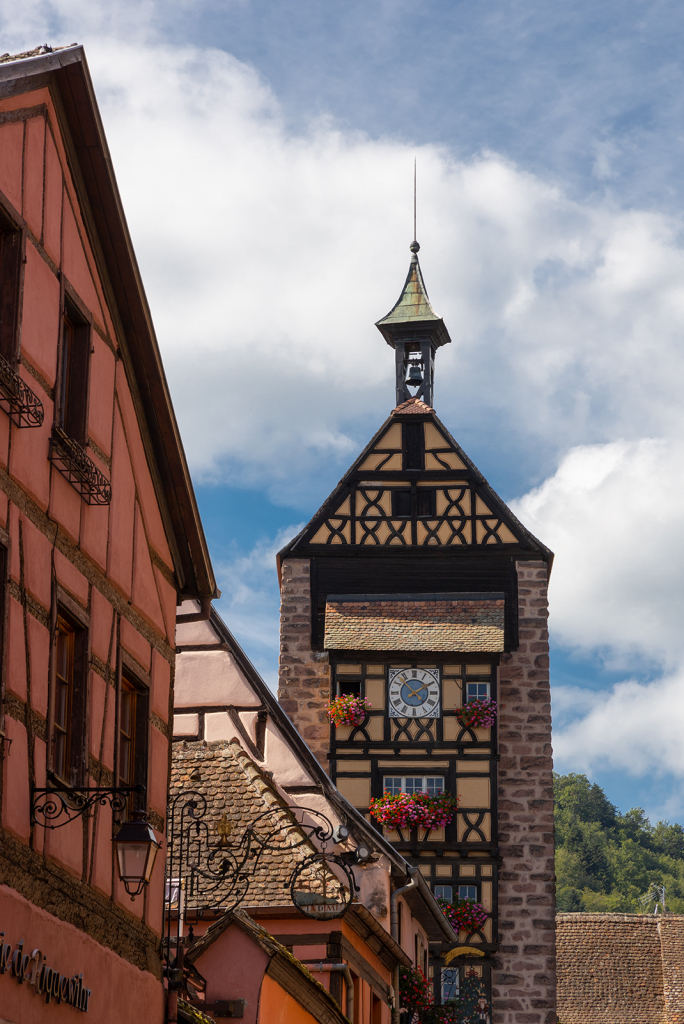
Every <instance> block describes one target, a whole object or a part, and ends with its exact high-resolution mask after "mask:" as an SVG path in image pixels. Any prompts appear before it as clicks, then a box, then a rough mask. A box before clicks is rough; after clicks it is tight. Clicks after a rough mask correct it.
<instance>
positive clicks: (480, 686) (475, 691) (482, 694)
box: [466, 683, 489, 703]
mask: <svg viewBox="0 0 684 1024" xmlns="http://www.w3.org/2000/svg"><path fill="white" fill-rule="evenodd" d="M486 697H489V683H466V703H468V701H470V700H484V699H485V698H486Z"/></svg>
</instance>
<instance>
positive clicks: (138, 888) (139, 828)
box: [113, 811, 161, 899]
mask: <svg viewBox="0 0 684 1024" xmlns="http://www.w3.org/2000/svg"><path fill="white" fill-rule="evenodd" d="M113 843H114V848H115V850H116V861H117V867H118V869H119V878H120V879H121V881H122V882H123V884H124V886H125V888H126V892H127V893H128V895H129V896H130V897H131V899H135V897H136V896H138V895H139V894H140V893H141V892H142V891H143V889H144V887H145V886H146V885H147V884H148V882H149V880H150V878H151V877H152V869H153V868H154V862H155V859H156V857H157V851H158V850H159V847H160V845H161V844H160V843H158V842H157V839H156V837H155V834H154V831H153V830H152V826H151V825H149V824H148V822H147V821H146V820H145V812H144V811H134V812H133V821H125V822H124V823H123V825H122V826H121V828H120V829H119V831H118V832H117V834H116V835H115V836H114V839H113Z"/></svg>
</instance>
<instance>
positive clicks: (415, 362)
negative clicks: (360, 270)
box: [375, 167, 451, 406]
mask: <svg viewBox="0 0 684 1024" xmlns="http://www.w3.org/2000/svg"><path fill="white" fill-rule="evenodd" d="M413 218H414V219H413V226H414V238H413V241H412V242H411V245H410V246H409V249H410V250H411V263H410V264H409V272H408V275H407V277H406V281H405V283H404V287H403V289H402V292H401V295H400V296H399V298H398V299H397V301H396V302H395V304H394V306H393V307H392V309H391V310H390V311H389V313H388V314H387V316H384V317H383V318H382V320H378V321H377V323H376V324H375V326H376V327H377V328H378V330H379V331H380V333H381V334H382V336H383V338H384V339H385V341H386V342H387V344H388V345H390V346H391V347H392V348H393V349H394V352H395V363H396V375H397V379H396V404H397V405H401V403H402V402H406V401H408V399H409V398H420V399H422V401H423V402H425V403H426V404H427V405H430V406H431V405H432V404H433V392H434V376H435V352H436V351H437V349H438V348H441V346H442V345H447V344H448V343H449V342H450V341H451V338H450V337H449V332H448V331H447V329H446V326H445V324H444V321H443V320H442V318H441V317H440V316H437V314H436V313H435V311H434V309H433V308H432V306H431V305H430V300H429V298H428V293H427V289H426V287H425V282H424V281H423V274H422V272H421V269H420V263H419V262H418V252H419V251H420V245H419V244H418V242H417V240H416V238H415V226H416V222H415V167H414V212H413ZM410 387H415V388H417V390H416V391H415V392H414V393H413V394H412V393H411V391H409V388H410Z"/></svg>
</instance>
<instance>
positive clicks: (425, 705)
mask: <svg viewBox="0 0 684 1024" xmlns="http://www.w3.org/2000/svg"><path fill="white" fill-rule="evenodd" d="M389 715H390V718H439V716H440V701H439V670H438V669H436V668H391V669H390V671H389Z"/></svg>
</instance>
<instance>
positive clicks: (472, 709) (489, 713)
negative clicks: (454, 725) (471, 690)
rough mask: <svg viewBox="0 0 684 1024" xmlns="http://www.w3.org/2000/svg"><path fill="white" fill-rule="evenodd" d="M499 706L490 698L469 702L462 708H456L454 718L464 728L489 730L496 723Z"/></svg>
mask: <svg viewBox="0 0 684 1024" xmlns="http://www.w3.org/2000/svg"><path fill="white" fill-rule="evenodd" d="M498 711H499V706H498V704H497V703H496V701H495V700H491V698H490V697H483V698H482V699H481V700H480V699H478V700H470V701H468V703H467V704H464V705H463V707H460V708H456V717H457V718H458V720H459V722H460V723H461V725H462V726H464V727H465V728H470V729H472V728H479V729H491V727H492V726H493V725H494V723H495V721H496V716H497V714H498Z"/></svg>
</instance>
